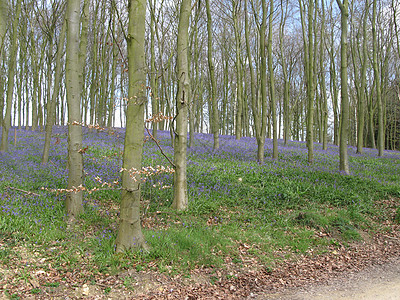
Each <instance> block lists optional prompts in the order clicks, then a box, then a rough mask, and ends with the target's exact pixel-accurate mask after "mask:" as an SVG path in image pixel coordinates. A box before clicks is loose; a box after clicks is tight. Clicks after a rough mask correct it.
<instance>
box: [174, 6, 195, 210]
mask: <svg viewBox="0 0 400 300" xmlns="http://www.w3.org/2000/svg"><path fill="white" fill-rule="evenodd" d="M190 4H191V3H190V0H182V2H181V6H180V14H179V24H178V40H177V51H178V54H177V55H178V56H177V70H178V74H177V75H178V92H177V96H176V117H175V119H176V132H175V145H174V163H175V174H174V200H173V202H172V207H173V208H175V209H176V210H186V209H187V208H188V194H187V177H186V156H187V154H186V152H187V133H188V129H187V119H188V104H189V99H190V97H191V91H190V78H189V61H188V45H189V32H188V30H189V17H190V10H191V5H190Z"/></svg>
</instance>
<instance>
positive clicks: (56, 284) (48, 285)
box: [45, 281, 60, 288]
mask: <svg viewBox="0 0 400 300" xmlns="http://www.w3.org/2000/svg"><path fill="white" fill-rule="evenodd" d="M45 286H47V287H52V288H57V287H59V286H60V283H59V282H56V281H55V282H46V284H45Z"/></svg>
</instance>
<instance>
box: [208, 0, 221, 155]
mask: <svg viewBox="0 0 400 300" xmlns="http://www.w3.org/2000/svg"><path fill="white" fill-rule="evenodd" d="M206 9H207V34H208V69H209V72H210V81H211V107H212V110H211V111H212V122H211V126H212V127H211V128H212V134H213V136H214V150H218V149H219V117H218V102H217V85H216V82H215V74H214V73H215V70H214V63H213V60H212V20H211V11H210V0H206Z"/></svg>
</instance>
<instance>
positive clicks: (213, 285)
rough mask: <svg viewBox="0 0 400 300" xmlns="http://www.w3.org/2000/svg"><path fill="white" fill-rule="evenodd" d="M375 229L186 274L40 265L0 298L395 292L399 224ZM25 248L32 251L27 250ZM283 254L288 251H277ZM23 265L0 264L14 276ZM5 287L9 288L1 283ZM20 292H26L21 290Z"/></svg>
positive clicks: (388, 295)
mask: <svg viewBox="0 0 400 300" xmlns="http://www.w3.org/2000/svg"><path fill="white" fill-rule="evenodd" d="M384 225H385V230H384V231H380V232H379V233H377V234H376V235H375V236H373V237H370V236H367V235H365V236H364V240H363V241H362V242H354V243H352V244H349V245H347V246H343V247H340V248H338V247H333V246H332V249H331V251H327V252H326V254H322V255H313V254H312V253H310V254H306V255H304V254H302V255H299V256H297V257H295V259H293V258H291V259H290V260H283V261H282V262H281V263H279V264H278V265H276V267H275V268H273V269H265V268H264V267H263V266H262V265H260V264H258V263H257V261H254V260H248V261H246V256H247V255H246V251H247V249H248V245H246V244H243V245H241V246H240V248H241V249H240V251H241V253H242V255H243V261H244V262H245V263H244V264H243V265H242V266H241V267H238V266H237V265H236V264H233V263H229V262H227V263H226V268H225V269H224V270H220V269H219V270H215V269H195V270H193V271H192V272H191V274H189V275H187V276H184V277H182V276H179V275H177V276H173V277H170V276H168V275H167V274H164V273H158V272H154V271H151V272H149V271H139V272H138V271H136V270H127V271H125V272H123V273H120V274H117V275H113V276H107V274H104V275H103V276H99V277H97V278H96V279H95V280H92V281H91V282H87V281H86V282H85V281H82V279H81V277H80V276H77V275H78V274H63V275H61V274H57V272H56V271H55V270H54V272H51V271H50V272H40V271H38V272H37V274H30V276H29V277H27V278H29V279H27V280H26V281H25V285H26V286H24V284H21V285H20V286H19V287H18V288H16V289H15V290H14V291H12V290H10V287H7V286H4V285H0V291H1V299H18V297H12V296H10V294H11V295H13V292H15V293H18V294H19V295H21V290H27V289H28V290H32V289H35V288H38V287H43V284H42V281H43V282H44V281H47V282H48V279H49V278H47V277H49V276H53V277H54V282H60V275H61V276H65V277H66V278H65V279H66V280H64V281H63V282H62V283H60V284H54V285H50V284H47V286H45V288H44V289H42V290H41V293H40V295H36V296H32V294H31V295H30V296H28V295H27V297H23V299H398V296H396V295H399V294H398V291H399V288H400V280H399V278H400V276H399V274H400V226H399V225H395V224H390V223H387V224H384ZM20 251H21V255H22V256H26V257H29V256H30V254H29V253H23V252H24V249H20ZM276 255H277V256H281V257H284V256H285V251H283V250H279V251H276ZM21 267H23V266H18V262H15V265H14V266H4V265H3V266H0V268H1V270H0V271H1V273H3V274H6V275H5V276H6V277H8V280H9V279H10V276H11V277H12V276H13V271H15V270H18V268H21ZM6 289H7V290H8V291H9V293H8V295H6V294H4V293H3V291H4V290H6ZM10 292H11V293H10ZM22 295H23V294H22Z"/></svg>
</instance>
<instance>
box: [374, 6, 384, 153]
mask: <svg viewBox="0 0 400 300" xmlns="http://www.w3.org/2000/svg"><path fill="white" fill-rule="evenodd" d="M376 5H377V0H373V6H372V7H373V8H372V41H373V43H372V47H373V50H372V51H373V59H372V64H373V68H374V77H375V88H376V102H377V105H378V156H383V154H384V150H385V133H384V126H383V105H382V86H381V81H380V78H381V77H380V73H379V67H378V42H377V33H376V19H377V14H376Z"/></svg>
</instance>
